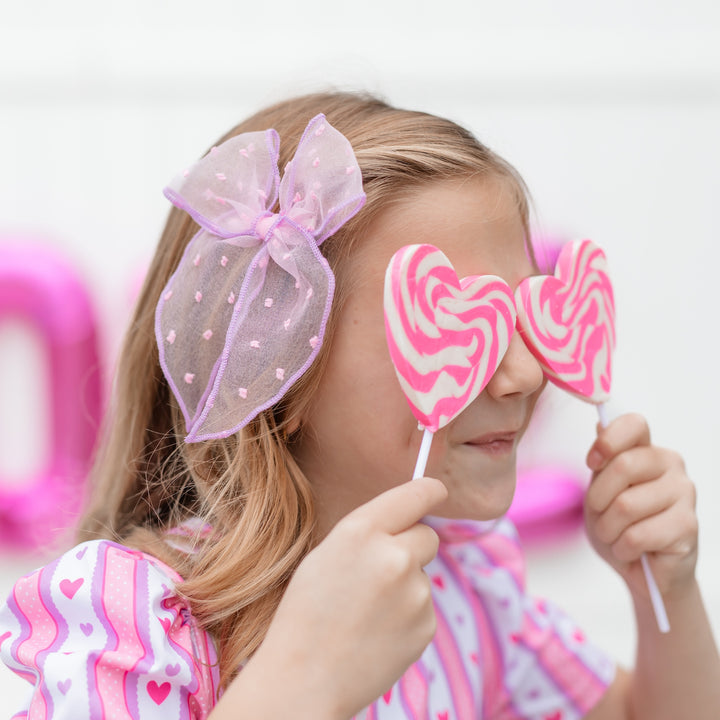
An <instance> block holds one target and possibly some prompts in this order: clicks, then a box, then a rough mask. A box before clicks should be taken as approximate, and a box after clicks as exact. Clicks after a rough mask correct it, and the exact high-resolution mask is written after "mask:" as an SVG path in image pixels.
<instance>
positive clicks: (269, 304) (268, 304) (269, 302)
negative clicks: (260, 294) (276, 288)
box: [265, 298, 273, 308]
mask: <svg viewBox="0 0 720 720" xmlns="http://www.w3.org/2000/svg"><path fill="white" fill-rule="evenodd" d="M272 304H273V299H272V298H265V307H268V308H269V307H272Z"/></svg>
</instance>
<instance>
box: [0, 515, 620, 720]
mask: <svg viewBox="0 0 720 720" xmlns="http://www.w3.org/2000/svg"><path fill="white" fill-rule="evenodd" d="M428 524H431V525H432V526H433V527H435V529H436V530H437V531H438V533H439V534H440V536H441V544H440V550H439V553H438V556H437V557H436V559H435V560H433V562H432V563H431V564H430V565H428V566H427V568H426V571H427V573H428V575H429V577H430V579H431V581H432V587H433V594H434V598H435V607H436V614H437V628H438V629H437V632H436V634H435V637H434V639H433V641H432V643H431V644H430V645H429V646H428V647H427V649H426V650H425V652H424V653H423V655H422V657H421V658H420V660H419V661H418V662H416V663H415V664H413V665H412V666H411V667H410V668H409V669H408V670H407V671H406V672H405V674H404V675H403V676H402V677H401V678H400V680H399V681H398V682H397V683H395V685H394V686H393V687H392V688H391V689H390V690H388V692H387V693H385V694H384V695H383V696H382V697H380V698H378V699H377V700H376V701H375V702H374V703H373V704H372V705H371V706H370V707H368V708H367V709H366V710H364V711H363V712H362V713H360V714H358V715H357V716H356V718H357V720H404V719H420V718H422V719H423V720H453V719H457V720H481V719H483V720H490V719H492V720H516V719H518V720H519V719H523V720H525V719H529V720H574V719H576V718H581V717H583V715H584V714H585V713H586V712H587V711H588V710H589V709H590V708H591V707H592V706H593V705H594V704H595V703H596V702H597V701H598V700H599V699H600V697H602V695H603V693H604V691H605V689H606V688H607V686H608V684H609V683H610V682H611V681H612V679H613V677H614V672H615V667H614V664H613V662H612V661H611V660H609V659H608V657H607V656H606V655H604V654H603V653H602V652H601V651H600V650H598V648H597V647H595V646H594V645H593V644H591V643H590V642H589V641H587V639H586V638H585V636H584V635H583V634H582V632H581V631H580V630H579V629H578V628H577V627H576V626H575V625H574V624H573V622H572V621H571V620H570V619H569V618H567V617H566V616H565V615H564V614H562V613H561V612H560V611H559V610H558V609H557V608H555V607H554V606H553V605H551V604H550V603H548V602H545V601H541V600H534V599H532V598H530V597H528V596H527V595H526V594H525V588H524V567H523V556H522V552H521V550H520V547H519V545H518V541H517V536H516V534H515V530H514V528H513V527H512V525H511V524H510V523H509V522H507V521H505V520H503V521H501V522H499V523H497V524H495V525H494V526H493V528H492V530H491V531H487V530H486V528H487V525H483V524H481V523H472V522H465V521H463V522H454V521H440V520H435V519H428ZM179 580H180V578H179V577H178V575H177V574H176V573H175V572H174V571H173V570H172V569H170V568H169V567H167V566H165V565H163V564H162V563H160V562H159V561H157V560H156V559H154V558H152V557H150V556H148V555H146V554H143V553H140V552H136V551H133V550H129V549H128V548H125V547H123V546H121V545H118V544H116V543H112V542H110V541H107V540H97V541H92V542H88V543H84V544H82V545H79V546H78V547H76V548H74V549H73V550H71V551H70V552H68V553H66V554H65V555H63V556H61V557H60V558H59V559H57V560H55V561H54V562H52V563H50V564H49V565H47V566H45V567H43V568H41V569H39V570H37V571H35V572H34V573H31V574H30V575H28V576H26V577H24V578H22V579H21V580H19V581H18V582H17V583H16V584H15V586H14V588H13V590H12V592H11V594H10V597H9V598H8V600H7V602H6V604H5V605H4V606H3V607H2V608H1V609H0V655H1V656H2V659H3V660H4V662H5V663H6V664H7V665H8V666H9V667H10V668H11V669H12V670H14V671H15V672H16V673H18V674H19V675H21V676H22V677H23V678H25V679H26V680H28V681H29V683H30V685H29V687H28V690H29V693H28V700H27V702H26V703H25V705H24V706H23V707H22V708H21V709H20V710H19V711H18V712H17V713H16V714H15V715H13V716H12V717H13V718H16V719H21V718H22V719H25V718H28V719H29V720H46V719H49V718H52V719H53V720H60V719H62V720H66V719H67V720H100V719H110V718H112V719H113V720H115V719H118V720H119V719H121V718H122V719H125V718H134V719H136V720H137V719H141V720H160V719H161V718H162V720H176V719H177V720H186V719H187V720H204V718H206V717H207V716H208V714H209V713H210V711H211V710H212V707H213V705H214V702H215V699H216V697H217V690H218V669H217V664H216V657H217V656H216V651H215V646H214V643H213V641H212V639H211V638H210V636H209V635H208V634H207V633H206V632H205V631H203V630H202V629H201V628H200V627H198V625H197V624H196V622H195V620H194V618H193V616H192V614H191V613H190V610H189V608H188V607H187V606H186V605H185V604H184V602H183V601H182V600H181V599H180V598H179V597H178V595H177V593H176V592H175V590H174V588H175V583H176V582H179ZM278 692H282V687H281V686H280V687H278ZM287 716H288V717H292V708H291V707H288V715H287Z"/></svg>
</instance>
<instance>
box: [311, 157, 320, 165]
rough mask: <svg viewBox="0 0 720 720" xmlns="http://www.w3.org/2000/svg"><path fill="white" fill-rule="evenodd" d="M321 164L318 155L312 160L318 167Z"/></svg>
mask: <svg viewBox="0 0 720 720" xmlns="http://www.w3.org/2000/svg"><path fill="white" fill-rule="evenodd" d="M319 164H320V158H319V157H316V158H315V159H314V160H313V162H312V166H313V167H317V166H318V165H319Z"/></svg>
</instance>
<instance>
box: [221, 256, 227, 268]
mask: <svg viewBox="0 0 720 720" xmlns="http://www.w3.org/2000/svg"><path fill="white" fill-rule="evenodd" d="M220 264H221V265H222V266H223V267H225V266H226V265H227V264H228V259H227V258H226V257H225V256H224V255H223V256H222V257H221V258H220Z"/></svg>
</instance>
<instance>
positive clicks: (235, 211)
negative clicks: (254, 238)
mask: <svg viewBox="0 0 720 720" xmlns="http://www.w3.org/2000/svg"><path fill="white" fill-rule="evenodd" d="M279 143H280V141H279V138H278V134H277V133H276V132H275V131H274V130H266V131H264V132H254V133H245V134H243V135H236V136H235V137H232V138H230V139H229V140H227V141H226V142H224V143H223V144H222V145H218V146H217V147H214V148H212V150H210V152H209V153H207V155H205V156H204V157H203V158H201V159H200V160H198V161H197V162H196V163H195V164H194V165H193V166H191V167H190V168H188V169H187V170H185V171H184V172H183V173H182V174H180V175H179V176H177V177H176V178H175V179H174V180H173V181H172V183H170V185H169V186H168V187H166V188H165V196H166V197H167V198H168V200H170V202H172V203H173V205H176V206H177V207H179V208H181V209H182V210H185V211H186V212H187V213H188V214H189V215H190V216H191V217H192V219H193V220H195V222H196V223H197V224H198V225H200V227H202V228H203V229H205V230H207V231H208V232H211V233H212V234H213V235H217V236H218V237H221V238H231V237H237V236H242V235H251V234H253V233H252V230H253V227H254V225H255V223H256V222H257V219H258V217H259V216H262V215H264V214H265V213H266V212H267V211H268V210H269V208H271V207H272V206H273V205H274V204H275V202H276V200H277V194H278V185H279V181H280V178H279V173H278V167H277V160H278V154H279V150H280V144H279Z"/></svg>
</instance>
